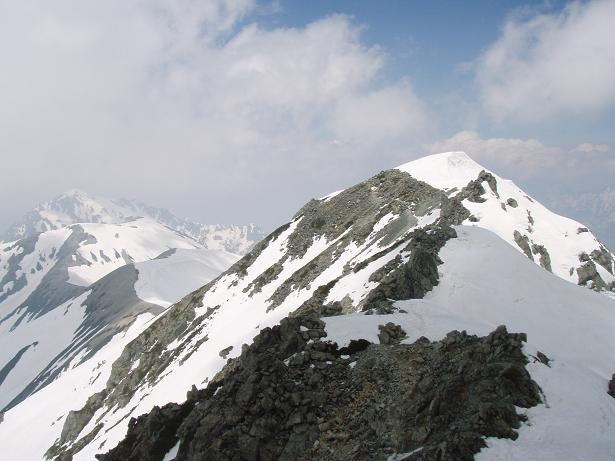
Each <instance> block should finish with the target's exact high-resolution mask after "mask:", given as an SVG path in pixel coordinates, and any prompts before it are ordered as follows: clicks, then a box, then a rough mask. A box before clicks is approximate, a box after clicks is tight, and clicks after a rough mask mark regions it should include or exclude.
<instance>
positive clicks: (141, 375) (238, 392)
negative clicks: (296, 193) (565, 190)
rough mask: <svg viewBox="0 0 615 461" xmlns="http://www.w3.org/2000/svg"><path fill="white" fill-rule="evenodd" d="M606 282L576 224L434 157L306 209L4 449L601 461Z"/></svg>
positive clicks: (60, 455)
mask: <svg viewBox="0 0 615 461" xmlns="http://www.w3.org/2000/svg"><path fill="white" fill-rule="evenodd" d="M614 272H615V267H614V257H613V254H612V253H611V252H610V251H609V250H608V249H606V248H605V247H604V246H602V245H601V244H600V242H599V241H598V240H597V239H596V238H595V237H594V236H593V235H592V233H591V232H590V231H589V230H588V229H587V228H586V227H585V226H583V225H582V224H580V223H578V222H575V221H573V220H570V219H567V218H564V217H561V216H558V215H556V214H554V213H552V212H550V211H549V210H547V209H546V208H545V207H543V206H542V205H541V204H540V203H538V202H537V201H536V200H535V199H534V198H532V197H530V196H528V195H527V194H525V193H524V192H523V191H522V190H521V189H519V188H518V187H517V186H516V185H515V184H514V183H512V182H511V181H508V180H505V179H502V178H500V177H499V176H497V175H496V174H494V173H492V172H490V171H488V170H486V169H484V168H482V167H481V166H480V165H478V164H477V163H475V162H474V161H473V160H471V158H470V157H468V156H467V155H465V154H463V153H460V152H453V153H444V154H438V155H434V156H429V157H425V158H423V159H419V160H416V161H414V162H410V163H407V164H404V165H402V166H400V167H398V168H395V169H391V170H387V171H382V172H380V173H378V174H377V175H375V176H374V177H372V178H370V179H367V180H365V181H363V182H361V183H359V184H356V185H355V186H352V187H350V188H348V189H345V190H343V191H339V192H336V193H333V194H330V195H328V196H326V197H323V198H321V199H314V200H311V201H309V202H308V203H307V204H305V205H304V206H303V207H302V208H301V209H300V210H299V211H298V212H297V213H296V215H295V216H294V217H293V219H292V220H291V221H290V222H288V223H286V224H284V225H282V226H280V227H279V228H278V229H277V230H276V231H274V232H273V233H271V234H270V235H269V236H268V237H266V238H265V239H264V240H262V241H261V242H259V243H258V244H257V245H256V246H255V247H254V248H253V249H252V250H251V251H250V252H249V253H247V254H246V255H245V256H244V257H243V258H242V259H240V260H239V261H237V262H236V263H235V264H233V265H232V266H231V267H230V268H229V269H228V270H226V271H225V272H224V273H222V274H221V275H220V276H218V277H217V278H215V279H214V280H212V281H211V282H209V283H207V284H206V285H204V286H202V287H201V288H199V289H197V290H195V291H193V292H191V293H189V294H187V295H186V296H184V298H183V299H182V300H181V301H179V302H178V303H176V304H174V305H172V306H171V307H170V308H169V309H167V310H166V311H165V313H164V314H163V315H161V316H159V317H158V318H157V319H156V320H155V321H154V322H152V323H151V325H149V326H148V327H147V328H146V329H144V330H143V331H142V332H141V333H140V334H138V335H136V337H135V339H134V340H132V341H131V342H130V343H128V344H127V345H126V346H125V347H123V349H122V350H121V351H120V350H118V349H117V348H116V349H113V348H107V349H104V350H103V349H101V350H100V351H98V352H97V353H96V354H95V355H94V356H92V357H91V358H89V359H88V360H86V361H84V362H83V363H81V364H80V365H79V366H78V367H76V368H74V369H72V370H70V372H69V373H65V374H63V375H61V376H60V377H59V378H58V379H57V380H56V381H55V382H52V383H50V384H49V385H48V386H46V387H45V388H43V389H42V390H40V391H39V392H37V393H36V394H33V395H31V396H30V397H28V398H27V399H26V400H25V401H23V402H21V403H20V404H19V405H17V406H16V407H14V408H12V409H11V410H10V411H8V412H7V413H6V415H5V418H4V422H3V423H2V424H1V425H0V444H1V445H2V446H3V447H5V448H7V449H8V452H9V453H11V454H13V455H14V457H16V458H23V459H41V458H43V457H46V458H47V459H57V460H60V459H74V460H91V459H93V458H95V457H96V458H98V459H101V460H105V461H115V460H127V459H130V460H141V459H151V460H153V461H162V460H163V459H165V460H172V459H175V460H177V461H180V460H199V459H248V460H251V459H318V460H344V459H378V460H380V459H382V460H385V459H389V460H390V459H412V460H417V459H424V460H431V459H446V460H453V459H463V460H466V459H491V460H493V459H498V460H500V459H501V460H504V459H506V460H526V459H532V454H535V453H540V456H541V459H545V460H558V459H562V457H567V458H569V459H595V460H609V459H611V458H612V453H613V451H614V450H615V445H614V442H613V440H615V424H613V423H614V422H615V399H613V398H612V397H611V395H609V393H608V392H609V389H610V388H609V386H611V387H613V386H615V382H613V381H611V384H610V385H609V381H610V380H611V377H612V375H613V373H614V372H615V369H614V365H613V362H612V351H613V350H615V339H614V338H615V337H614V336H613V334H612V332H613V330H614V329H615V302H614V301H613V299H612V293H613V289H615V276H614V275H613V274H614ZM111 344H112V343H111ZM101 363H105V364H107V365H105V366H104V367H102V368H101V367H100V364H101ZM109 363H112V364H113V365H112V366H109V365H108V364H109ZM91 376H96V379H95V380H93V381H91V382H89V385H84V382H87V381H88V380H89V379H90V377H91ZM611 390H612V389H611ZM42 408H44V409H45V411H44V412H42V411H41V409H42ZM139 415H141V416H139ZM596 415H601V416H600V417H596ZM137 416H139V417H138V418H137ZM32 430H36V432H37V434H39V437H37V440H36V441H33V442H31V443H27V444H26V443H24V442H23V441H20V440H17V439H16V438H15V436H14V434H25V433H27V432H28V431H32ZM563 454H565V455H566V456H563Z"/></svg>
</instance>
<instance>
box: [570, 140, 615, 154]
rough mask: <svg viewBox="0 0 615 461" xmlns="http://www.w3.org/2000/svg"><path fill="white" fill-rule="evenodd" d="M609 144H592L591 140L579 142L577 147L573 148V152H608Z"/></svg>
mask: <svg viewBox="0 0 615 461" xmlns="http://www.w3.org/2000/svg"><path fill="white" fill-rule="evenodd" d="M609 150H610V149H609V146H608V145H606V144H592V143H589V142H584V143H582V144H579V145H578V146H577V147H575V148H574V149H573V152H583V153H586V154H588V153H591V152H601V153H606V152H608V151H609Z"/></svg>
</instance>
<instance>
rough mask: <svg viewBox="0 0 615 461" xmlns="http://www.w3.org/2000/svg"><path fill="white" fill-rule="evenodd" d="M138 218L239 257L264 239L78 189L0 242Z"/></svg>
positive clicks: (240, 228) (41, 208)
mask: <svg viewBox="0 0 615 461" xmlns="http://www.w3.org/2000/svg"><path fill="white" fill-rule="evenodd" d="M138 217H144V218H149V219H152V220H154V221H156V222H158V223H159V224H162V225H164V226H167V227H169V228H171V229H173V230H175V231H177V232H180V233H182V234H183V235H186V236H188V237H190V238H192V239H193V240H195V241H197V242H198V243H200V244H201V245H203V246H204V247H205V248H209V249H223V250H226V251H229V252H231V253H237V254H243V253H245V252H246V251H247V250H248V249H249V248H251V247H252V245H254V244H255V243H256V242H258V241H259V240H261V239H262V237H263V236H264V234H263V232H262V231H261V230H260V229H259V228H258V227H257V226H256V225H254V224H247V225H221V224H202V223H199V222H195V221H191V220H189V219H184V218H179V217H177V216H175V215H174V214H173V213H172V212H170V211H169V210H166V209H164V208H157V207H152V206H149V205H147V204H145V203H143V202H140V201H137V200H131V199H125V198H121V199H107V198H104V197H99V196H96V195H93V194H90V193H88V192H85V191H83V190H81V189H76V188H75V189H69V190H66V191H64V192H63V193H61V194H60V195H58V196H56V197H54V198H53V199H52V200H50V201H48V202H45V203H42V204H40V205H38V206H36V207H35V208H34V209H32V210H31V211H29V212H28V213H26V214H25V215H24V216H23V217H22V218H21V219H20V220H19V221H18V222H16V223H15V224H13V225H12V226H11V227H10V228H9V229H8V230H7V231H6V232H5V233H4V234H3V235H2V236H0V240H3V241H6V242H11V241H15V240H19V239H22V238H25V237H29V236H32V235H37V234H40V233H41V232H46V231H49V230H55V229H60V228H62V227H67V226H70V225H73V224H80V223H97V224H121V223H124V222H127V221H131V220H134V219H135V218H138Z"/></svg>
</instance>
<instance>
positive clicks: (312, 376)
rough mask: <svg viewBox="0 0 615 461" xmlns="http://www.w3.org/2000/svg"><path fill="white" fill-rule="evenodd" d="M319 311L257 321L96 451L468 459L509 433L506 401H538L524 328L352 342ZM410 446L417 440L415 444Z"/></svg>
mask: <svg viewBox="0 0 615 461" xmlns="http://www.w3.org/2000/svg"><path fill="white" fill-rule="evenodd" d="M323 326H324V324H323V323H322V322H321V321H320V320H316V319H312V318H307V317H295V318H287V319H284V320H283V321H282V322H281V323H280V325H278V326H275V327H273V328H266V329H264V330H263V331H261V333H260V334H259V335H258V336H256V337H255V338H254V342H253V344H252V345H250V346H249V347H245V348H244V351H243V352H242V354H241V356H240V357H238V358H237V359H236V360H235V361H234V363H232V364H229V365H227V367H230V371H229V372H228V373H226V374H224V376H223V378H221V379H220V380H217V381H213V382H212V383H210V384H209V386H208V387H207V388H206V389H204V390H199V391H197V390H195V389H192V390H191V391H190V392H189V396H190V399H189V400H187V401H186V402H184V403H182V404H169V405H166V406H164V407H162V408H157V407H156V408H155V409H154V411H152V412H151V413H149V414H146V415H143V416H140V417H139V418H137V419H132V420H131V422H130V424H129V430H128V435H127V437H126V438H125V439H124V440H123V441H122V442H121V443H120V444H119V445H118V446H117V447H116V448H114V449H113V450H111V451H110V452H108V453H106V454H104V455H97V459H99V460H101V461H115V460H122V461H130V460H134V461H136V460H142V459H145V458H144V454H146V455H147V459H148V460H151V461H160V460H161V459H162V458H163V456H164V454H165V453H166V452H167V451H169V450H170V449H171V448H172V447H174V446H175V445H176V444H177V443H178V442H179V449H178V453H177V456H176V460H177V461H183V460H231V459H233V460H234V459H238V460H257V459H264V460H274V459H288V460H290V459H293V460H295V459H297V460H300V459H303V460H347V459H374V460H384V459H387V458H388V457H389V456H392V455H394V454H395V453H409V452H412V451H415V452H414V454H413V455H411V456H409V457H408V458H407V459H413V460H418V459H424V460H432V459H433V460H435V459H439V460H470V459H473V455H474V454H475V453H476V452H478V451H479V450H480V449H481V448H482V447H484V446H485V442H484V438H485V437H504V438H512V439H514V438H516V437H517V433H516V429H517V428H518V427H519V425H520V424H521V422H522V421H523V420H524V416H522V415H520V414H518V413H517V411H516V408H515V407H525V408H527V407H530V406H533V405H536V404H538V403H539V402H540V389H539V388H538V386H537V385H536V384H535V383H534V382H533V381H532V380H531V378H530V376H529V374H528V372H527V371H526V370H525V367H524V365H525V364H526V362H527V359H526V358H525V356H524V355H523V353H522V351H521V345H522V342H523V341H524V340H525V335H523V334H510V333H508V332H507V331H506V329H505V328H504V327H499V328H498V329H497V330H495V331H494V332H493V333H491V334H490V335H489V336H487V337H484V338H478V337H476V336H469V335H467V334H465V332H457V331H453V332H451V333H449V334H448V335H447V336H446V337H445V338H444V339H443V340H441V341H437V342H430V341H429V340H427V339H425V338H422V339H419V340H418V341H416V342H415V343H414V344H410V345H406V344H395V343H391V344H386V345H385V344H380V345H378V344H369V343H367V342H365V341H364V344H365V346H364V347H363V348H355V350H354V351H352V355H342V352H345V353H348V352H350V351H349V350H348V349H346V350H344V351H341V350H339V349H338V347H337V345H336V344H334V343H330V342H326V341H324V340H323V337H324V336H325V331H324V329H323ZM419 449H420V450H419Z"/></svg>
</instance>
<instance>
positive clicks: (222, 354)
mask: <svg viewBox="0 0 615 461" xmlns="http://www.w3.org/2000/svg"><path fill="white" fill-rule="evenodd" d="M232 350H233V346H229V347H225V348H224V349H222V350H221V351H220V352H218V355H219V356H220V357H222V358H223V359H225V358H227V357H228V355H229V353H230V352H231V351H232Z"/></svg>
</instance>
